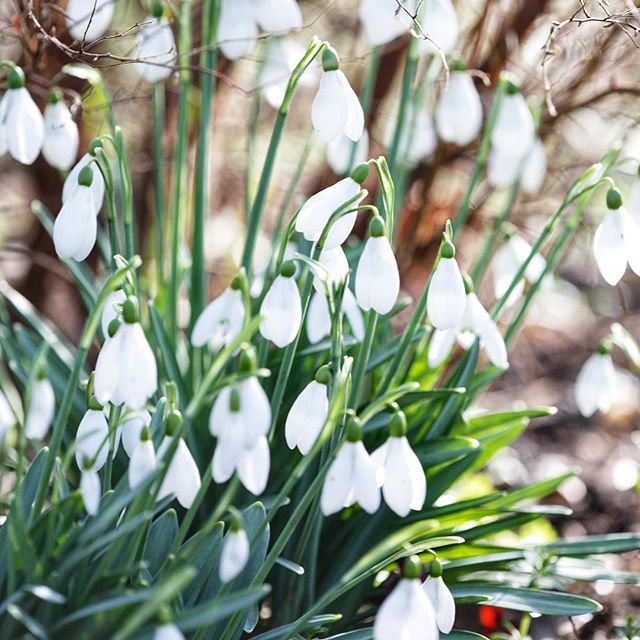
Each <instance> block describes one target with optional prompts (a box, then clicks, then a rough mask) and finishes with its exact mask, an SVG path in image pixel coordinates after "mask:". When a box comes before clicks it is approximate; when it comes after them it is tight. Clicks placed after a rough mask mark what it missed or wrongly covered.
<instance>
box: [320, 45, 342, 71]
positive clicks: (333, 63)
mask: <svg viewBox="0 0 640 640" xmlns="http://www.w3.org/2000/svg"><path fill="white" fill-rule="evenodd" d="M339 68H340V58H339V56H338V53H337V52H336V50H335V49H334V48H333V47H332V46H331V45H330V44H327V45H325V47H324V49H323V50H322V70H323V71H337V70H338V69H339Z"/></svg>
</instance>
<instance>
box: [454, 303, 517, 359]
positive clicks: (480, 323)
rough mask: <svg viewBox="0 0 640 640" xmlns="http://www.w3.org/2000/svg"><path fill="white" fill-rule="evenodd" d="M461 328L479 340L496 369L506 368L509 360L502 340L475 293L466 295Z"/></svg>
mask: <svg viewBox="0 0 640 640" xmlns="http://www.w3.org/2000/svg"><path fill="white" fill-rule="evenodd" d="M467 317H468V320H467ZM463 326H464V327H465V328H469V329H471V330H472V331H473V333H475V334H476V335H477V336H478V337H479V338H480V342H481V345H482V346H483V347H484V349H485V350H486V352H487V355H488V356H489V359H490V360H491V362H492V363H493V364H494V365H495V366H496V367H499V368H500V369H506V368H508V366H509V360H508V357H507V348H506V345H505V343H504V338H503V337H502V334H501V333H500V331H499V329H498V327H497V326H496V323H495V322H494V321H493V319H492V318H491V316H490V315H489V312H488V311H487V310H486V309H485V308H484V307H483V306H482V303H481V302H480V300H478V296H476V294H475V293H469V294H468V295H467V304H466V309H465V318H464V320H463Z"/></svg>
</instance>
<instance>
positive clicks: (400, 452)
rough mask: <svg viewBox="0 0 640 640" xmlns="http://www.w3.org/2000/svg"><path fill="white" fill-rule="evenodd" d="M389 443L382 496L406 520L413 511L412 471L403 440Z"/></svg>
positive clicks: (394, 440)
mask: <svg viewBox="0 0 640 640" xmlns="http://www.w3.org/2000/svg"><path fill="white" fill-rule="evenodd" d="M388 442H389V446H388V449H387V459H386V463H385V467H386V468H385V476H384V484H383V486H382V495H383V496H384V501H385V502H386V503H387V505H388V506H389V508H390V509H391V510H392V511H394V512H395V513H396V514H397V515H399V516H400V517H401V518H404V517H405V516H406V515H407V514H408V513H409V511H410V510H411V506H410V505H411V502H412V498H413V494H412V484H411V480H412V477H411V470H410V468H409V465H408V459H407V457H406V450H405V448H404V447H403V446H402V438H394V437H391V438H389V440H388Z"/></svg>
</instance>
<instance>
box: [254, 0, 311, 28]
mask: <svg viewBox="0 0 640 640" xmlns="http://www.w3.org/2000/svg"><path fill="white" fill-rule="evenodd" d="M253 11H254V16H255V20H256V22H257V23H258V26H259V27H260V28H261V29H262V30H263V31H267V32H282V31H293V30H294V29H300V28H302V14H301V13H300V7H299V6H298V3H297V2H296V0H253Z"/></svg>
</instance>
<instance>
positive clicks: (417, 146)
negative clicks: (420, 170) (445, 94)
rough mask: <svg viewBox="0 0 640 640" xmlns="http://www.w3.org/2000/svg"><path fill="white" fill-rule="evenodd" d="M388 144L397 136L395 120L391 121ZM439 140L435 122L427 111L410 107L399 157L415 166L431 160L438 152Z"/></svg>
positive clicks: (402, 134)
mask: <svg viewBox="0 0 640 640" xmlns="http://www.w3.org/2000/svg"><path fill="white" fill-rule="evenodd" d="M389 123H390V124H389V129H388V134H387V136H388V140H389V142H388V144H389V145H390V144H391V140H392V139H393V135H395V120H390V121H389ZM437 145H438V138H437V136H436V130H435V128H434V126H433V120H432V119H431V116H430V115H429V113H428V112H427V111H426V109H420V110H419V111H417V112H416V111H415V108H414V107H412V106H409V109H408V112H407V117H406V120H405V125H404V128H403V130H402V131H401V133H400V143H399V155H400V157H401V158H402V159H403V160H404V162H406V163H407V164H410V165H414V164H417V163H418V162H422V161H424V160H426V159H427V158H429V157H430V156H431V155H432V154H433V152H434V151H435V150H436V147H437Z"/></svg>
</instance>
